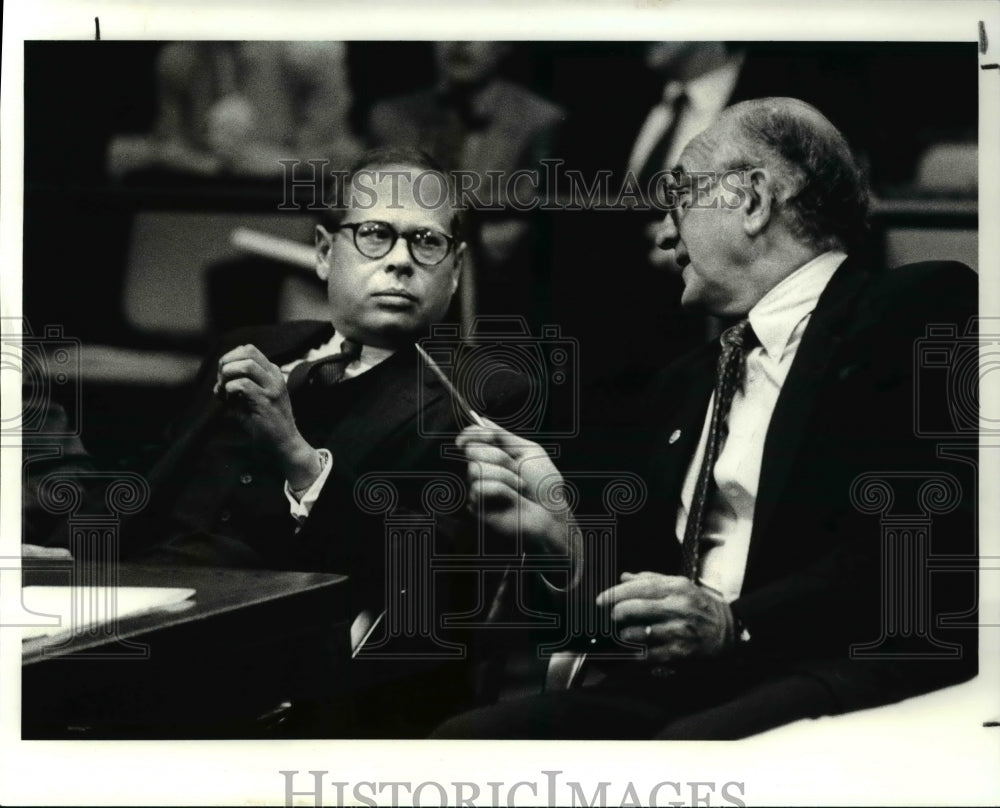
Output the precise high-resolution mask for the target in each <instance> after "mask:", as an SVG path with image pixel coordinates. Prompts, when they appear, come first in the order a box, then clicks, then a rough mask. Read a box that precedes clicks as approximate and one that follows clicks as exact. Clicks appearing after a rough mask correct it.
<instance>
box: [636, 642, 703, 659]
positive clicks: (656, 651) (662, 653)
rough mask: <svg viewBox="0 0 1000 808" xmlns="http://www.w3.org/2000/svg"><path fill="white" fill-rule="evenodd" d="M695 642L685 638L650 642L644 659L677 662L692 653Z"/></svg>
mask: <svg viewBox="0 0 1000 808" xmlns="http://www.w3.org/2000/svg"><path fill="white" fill-rule="evenodd" d="M695 647H696V646H695V644H694V643H692V642H689V641H687V640H671V641H669V642H665V643H650V644H649V645H648V646H647V650H646V659H647V660H648V661H650V662H659V663H661V664H662V663H664V662H678V661H680V660H682V659H687V658H688V657H690V656H693V655H694V652H695Z"/></svg>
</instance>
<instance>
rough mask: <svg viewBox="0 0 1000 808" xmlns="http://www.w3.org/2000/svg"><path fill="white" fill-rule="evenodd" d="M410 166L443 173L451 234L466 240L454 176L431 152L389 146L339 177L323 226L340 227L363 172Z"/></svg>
mask: <svg viewBox="0 0 1000 808" xmlns="http://www.w3.org/2000/svg"><path fill="white" fill-rule="evenodd" d="M398 165H402V166H407V167H409V168H416V169H420V170H421V171H430V172H433V173H435V174H440V175H441V176H442V177H443V178H444V181H445V184H446V187H447V190H448V201H447V202H445V203H444V204H450V205H452V217H451V224H450V227H451V235H453V236H454V237H455V238H456V239H457V240H458V241H461V240H462V230H463V225H464V216H463V215H462V211H461V209H459V208H458V207H456V206H455V205H454V200H455V199H457V194H456V190H455V182H454V179H453V177H452V176H451V173H450V172H448V171H445V169H444V168H443V167H442V166H441V164H440V163H438V161H437V160H435V159H434V158H433V157H431V156H430V155H429V154H427V152H424V151H421V150H420V149H413V148H406V147H389V148H381V149H370V150H369V151H366V152H365V153H364V154H362V155H361V157H360V158H358V160H357V161H355V162H354V163H353V164H352V165H351V167H350V168H348V169H347V172H346V174H342V175H339V177H338V181H337V182H336V183H335V184H334V189H333V193H332V194H330V195H329V196H328V197H327V198H326V199H325V200H324V210H323V213H322V214H321V215H320V224H323V225H325V226H327V227H336V226H338V225H339V224H340V222H341V221H342V219H343V218H344V213H345V212H346V210H347V208H346V205H347V193H346V191H347V189H348V188H349V187H350V186H351V183H353V182H354V178H355V177H356V176H357V175H358V174H359V173H360V172H362V171H367V170H370V169H378V168H383V167H385V166H398Z"/></svg>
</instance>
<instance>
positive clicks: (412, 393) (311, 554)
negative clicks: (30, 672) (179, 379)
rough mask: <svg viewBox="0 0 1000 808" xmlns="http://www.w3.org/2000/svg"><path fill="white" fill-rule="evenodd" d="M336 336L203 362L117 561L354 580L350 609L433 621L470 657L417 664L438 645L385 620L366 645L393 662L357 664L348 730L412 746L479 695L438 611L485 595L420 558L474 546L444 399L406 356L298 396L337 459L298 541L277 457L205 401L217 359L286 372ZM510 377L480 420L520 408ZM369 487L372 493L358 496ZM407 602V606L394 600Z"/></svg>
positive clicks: (292, 339) (279, 329)
mask: <svg viewBox="0 0 1000 808" xmlns="http://www.w3.org/2000/svg"><path fill="white" fill-rule="evenodd" d="M332 336H333V328H332V326H330V324H329V323H323V322H318V321H301V322H294V323H287V324H281V325H276V326H268V327H263V328H253V329H245V330H242V331H237V332H234V333H232V334H230V335H228V336H227V337H226V338H225V339H224V340H223V341H222V344H221V345H220V346H219V350H218V352H217V353H216V354H214V355H213V356H211V357H210V358H209V360H208V361H207V362H206V363H205V366H204V368H203V370H202V373H201V375H200V378H199V381H198V391H197V394H196V398H195V401H194V405H193V406H192V408H191V410H190V411H189V412H188V413H187V414H186V415H184V416H183V417H182V418H181V419H180V420H179V422H178V423H177V424H176V425H175V428H174V429H173V435H172V441H171V443H170V446H169V449H168V451H167V452H166V454H165V455H164V457H163V458H162V459H161V460H160V462H159V463H158V464H157V465H156V466H155V467H154V468H153V470H152V472H151V474H150V476H149V480H150V488H151V490H152V496H151V501H150V504H149V506H148V507H147V508H146V510H145V511H144V512H143V514H142V518H137V519H135V520H133V521H132V522H131V523H130V524H129V525H128V526H127V527H126V528H125V530H124V533H125V535H124V539H123V549H124V553H123V554H124V555H125V556H126V557H132V558H139V559H141V560H144V561H153V562H157V563H167V564H199V565H213V566H224V567H256V568H263V569H294V570H313V571H327V572H336V573H341V574H345V575H347V576H349V578H350V581H349V586H350V589H349V594H350V607H351V610H352V613H354V614H356V613H359V612H360V611H361V610H362V609H369V610H372V612H373V614H378V613H379V612H380V611H381V610H383V609H385V608H387V607H388V606H389V604H390V602H392V603H393V604H395V608H396V609H397V610H402V611H400V612H399V613H400V615H401V617H400V620H403V619H407V620H419V621H421V622H420V624H421V625H424V624H426V625H427V626H431V621H432V620H434V621H436V622H435V623H434V626H435V628H434V635H435V637H437V638H438V639H441V640H443V641H446V642H462V643H465V647H466V653H465V657H464V658H462V659H459V660H455V659H451V660H449V659H448V658H446V657H444V656H440V658H430V659H427V658H423V659H419V658H417V657H416V656H415V655H417V654H421V655H424V656H425V657H428V656H429V657H434V655H435V654H436V653H438V652H439V648H438V647H437V646H435V645H434V644H433V643H432V642H430V641H429V640H428V638H427V637H426V636H425V635H423V634H421V633H420V632H412V631H411V632H409V633H407V632H405V631H402V632H396V633H391V632H389V631H388V626H389V623H390V620H389V619H386V620H385V621H383V623H382V624H381V628H380V629H379V630H377V631H376V632H375V634H374V635H373V637H372V640H373V641H388V642H390V643H391V645H390V646H389V647H388V648H383V652H388V651H392V653H394V654H397V655H400V658H399V659H398V660H394V661H391V662H387V661H385V660H384V659H383V660H376V659H371V660H362V659H360V658H359V659H358V660H357V661H356V665H354V666H352V668H353V669H354V670H353V671H352V673H353V676H354V679H355V680H356V681H357V683H358V685H359V686H360V687H362V688H364V689H366V691H368V692H369V693H371V692H375V693H377V694H378V695H376V696H372V697H371V698H368V697H367V696H365V697H364V698H366V699H367V703H366V706H365V707H357V704H359V703H360V702H356V703H355V707H357V709H358V710H359V711H360V712H361V713H362V714H363V715H362V718H361V720H360V725H359V726H358V727H357V728H356V729H354V730H352V731H353V732H362V733H375V734H379V735H385V736H388V737H400V736H407V735H416V736H419V735H420V734H421V733H422V732H426V730H427V729H428V728H429V727H430V726H432V725H433V724H434V723H436V722H437V721H440V720H441V718H442V717H443V716H445V715H447V714H449V713H450V712H452V711H456V710H458V709H460V708H461V707H464V706H468V704H469V701H468V700H469V699H470V698H472V696H473V693H472V688H473V674H474V671H473V669H472V668H471V667H470V666H469V665H468V663H469V662H470V661H473V662H474V661H476V659H477V655H478V651H477V650H476V649H475V648H473V647H472V645H473V643H475V642H476V637H475V636H474V635H473V634H472V633H471V632H469V631H460V630H449V629H448V628H447V627H446V626H442V623H441V620H440V617H441V615H442V614H443V613H445V612H447V613H451V614H454V613H455V612H459V611H466V612H470V613H471V612H474V611H475V608H474V607H475V605H476V602H477V598H480V597H482V596H483V593H482V592H481V589H482V588H484V587H488V586H489V585H490V584H489V582H484V581H481V580H480V579H479V578H478V577H477V576H475V575H474V574H472V573H468V572H467V573H462V574H455V573H451V574H442V573H441V572H440V571H437V572H432V571H431V570H430V569H428V568H427V567H426V566H423V567H422V566H421V565H427V564H428V563H430V559H429V558H428V557H427V554H428V553H433V554H434V555H435V556H436V557H437V559H438V560H440V558H441V557H442V556H444V555H447V554H454V553H465V554H470V553H471V554H474V553H475V551H476V545H475V544H474V542H475V541H476V539H477V534H476V531H475V525H474V524H473V523H472V520H471V519H470V518H468V517H467V515H466V513H465V508H464V504H465V489H464V481H465V464H464V462H462V461H461V460H460V459H450V458H445V457H442V453H441V449H442V447H444V446H446V445H448V444H453V443H454V438H455V436H456V435H457V433H458V432H459V431H460V429H461V428H462V427H461V426H460V425H459V423H458V422H457V421H456V415H455V412H454V411H453V406H452V400H451V397H450V396H449V394H448V393H447V392H446V391H445V389H444V388H443V386H442V385H441V384H440V382H439V381H438V380H437V379H436V377H435V376H434V375H433V373H430V372H423V373H422V372H421V368H422V367H423V366H422V360H420V359H419V356H418V354H417V353H416V351H415V350H414V349H413V348H406V349H401V350H400V351H398V352H397V353H395V354H394V355H393V356H391V357H390V358H389V359H387V360H385V361H384V362H383V363H381V364H379V365H377V366H376V367H374V368H372V369H371V370H369V371H367V372H365V373H363V374H361V375H360V376H357V377H355V378H352V379H346V380H344V381H342V382H341V383H339V384H337V385H335V386H334V387H333V388H331V389H329V390H327V391H323V392H321V393H320V395H321V396H323V398H322V399H321V401H319V402H316V405H317V406H316V409H315V411H307V409H306V406H307V405H306V403H304V402H305V401H306V400H305V399H304V398H302V397H299V396H298V395H297V394H296V393H295V392H294V391H292V392H291V393H290V395H291V400H292V407H293V411H294V412H295V417H296V422H297V425H298V426H299V429H300V431H302V433H303V435H304V436H305V437H306V439H307V440H308V441H309V442H310V443H311V444H312V445H314V446H317V447H320V446H325V447H327V448H329V449H330V450H331V452H332V454H333V457H334V461H333V467H332V471H331V473H330V476H329V478H328V479H327V481H326V483H325V485H324V487H323V489H322V492H321V494H320V496H319V499H318V500H317V502H316V503H315V504H314V506H313V508H312V510H311V512H310V515H309V517H308V519H306V521H305V523H304V525H303V527H302V529H301V530H300V531H299V532H297V533H296V532H295V530H294V528H295V522H294V520H293V519H292V517H291V515H290V513H289V504H288V501H287V499H286V497H285V495H284V492H283V484H284V480H283V478H282V477H281V475H280V474H279V473H277V472H276V470H275V469H274V468H273V466H274V465H275V464H274V462H273V459H272V458H270V457H268V456H267V455H266V454H264V453H263V452H262V451H261V449H260V447H257V446H255V444H254V442H253V440H252V439H251V438H250V436H249V435H248V433H247V431H246V430H245V429H244V428H243V427H242V426H241V425H240V424H239V423H238V422H237V421H236V420H235V418H232V417H231V416H229V415H228V414H227V413H226V412H225V410H224V408H223V407H222V406H221V405H220V403H219V402H218V400H217V399H216V397H215V396H214V395H213V393H212V387H213V385H214V381H215V376H216V367H217V357H218V356H219V355H221V354H222V353H225V352H226V351H228V350H230V349H232V348H233V347H235V346H237V345H240V344H245V343H251V344H254V345H256V346H257V347H258V348H259V349H260V350H261V351H262V352H263V353H264V354H265V355H266V356H267V357H268V358H269V359H271V361H273V362H274V363H275V364H278V365H282V364H285V363H288V362H290V361H292V360H294V359H296V358H300V357H302V356H304V355H305V354H306V352H307V351H308V350H309V349H310V348H313V347H316V346H318V345H320V344H322V343H323V342H325V341H327V340H328V339H330V338H331V337H332ZM504 380H505V386H504V389H503V390H487V391H486V393H485V394H484V395H485V398H486V401H487V402H488V403H487V405H486V406H485V407H484V409H485V412H486V413H489V414H494V415H497V414H502V413H503V412H504V406H505V404H506V403H508V402H511V401H514V400H515V399H516V397H517V395H518V392H519V391H518V388H517V385H516V384H509V382H510V381H511V377H510V376H509V375H507V376H505V377H504ZM366 480H367V481H368V482H371V483H375V484H376V487H375V488H365V487H364V483H365V481H366ZM383 480H384V485H382V484H381V483H380V481H383ZM359 486H360V487H359ZM429 486H436V487H435V488H434V489H433V490H432V489H431V488H429ZM366 491H367V494H366V493H365V492H366ZM390 491H391V493H390ZM397 528H399V529H397ZM393 564H398V565H399V566H397V567H394V568H393V567H392V565H393ZM439 568H440V565H438V566H437V567H435V569H436V570H439ZM421 569H422V572H421ZM487 597H488V595H487ZM407 599H408V600H409V602H410V604H411V606H410V607H409V609H410V611H407V607H406V606H405V605H403V601H404V600H407ZM470 602H471V605H470ZM427 609H432V610H433V611H432V613H431V614H430V615H428V612H427ZM396 628H399V627H396ZM383 630H385V631H383ZM401 678H405V679H406V680H407V682H408V683H409V684H407V685H405V686H404V685H403V684H402V683H401V682H400V681H399V680H400V679H401ZM373 687H374V688H376V689H375V690H374V691H373V690H372V688H373ZM378 688H381V690H379V689H378ZM421 716H422V717H421Z"/></svg>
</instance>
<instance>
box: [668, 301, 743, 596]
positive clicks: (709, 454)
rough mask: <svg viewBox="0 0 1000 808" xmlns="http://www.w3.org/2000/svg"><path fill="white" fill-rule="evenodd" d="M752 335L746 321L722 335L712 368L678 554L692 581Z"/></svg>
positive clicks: (696, 568)
mask: <svg viewBox="0 0 1000 808" xmlns="http://www.w3.org/2000/svg"><path fill="white" fill-rule="evenodd" d="M756 339H757V337H756V335H755V334H754V333H753V329H752V328H751V327H750V321H749V320H741V321H740V322H738V323H737V324H736V325H734V326H732V327H731V328H728V329H726V330H725V331H724V332H723V333H722V338H721V342H722V353H721V354H720V356H719V363H718V366H717V367H716V378H715V401H714V404H713V405H712V420H711V422H710V423H709V427H708V441H707V442H706V443H705V456H704V457H703V458H702V461H701V469H700V470H699V472H698V482H697V484H696V485H695V489H694V496H693V497H692V498H691V509H690V510H689V511H688V519H687V526H686V527H685V528H684V542H683V544H682V545H681V552H682V554H683V556H684V574H685V575H686V576H687V577H688V578H690V579H691V580H692V581H696V580H697V578H698V544H699V542H700V540H701V531H702V528H703V527H704V525H705V514H706V511H707V505H708V499H709V496H710V494H711V492H712V488H713V486H714V484H715V477H714V475H713V470H714V469H715V462H716V461H717V460H718V459H719V452H720V451H722V446H723V444H724V443H725V442H726V436H727V435H728V434H729V425H728V423H727V419H728V418H729V408H730V407H731V406H732V403H733V396H734V395H735V394H736V388H737V387H740V388H742V386H743V377H744V374H745V372H746V356H747V354H748V353H749V352H750V350H751V349H752V348H753V346H754V344H755V343H756Z"/></svg>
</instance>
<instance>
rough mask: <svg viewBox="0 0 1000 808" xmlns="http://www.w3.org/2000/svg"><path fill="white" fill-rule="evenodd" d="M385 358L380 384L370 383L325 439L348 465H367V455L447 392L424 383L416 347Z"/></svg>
mask: <svg viewBox="0 0 1000 808" xmlns="http://www.w3.org/2000/svg"><path fill="white" fill-rule="evenodd" d="M385 361H386V366H385V367H384V368H382V370H383V371H384V372H383V373H381V374H379V379H378V384H376V385H373V386H372V385H370V386H368V387H367V389H366V391H365V393H364V394H363V395H362V397H361V401H359V402H357V403H356V404H352V406H351V407H350V408H349V410H348V412H347V414H346V415H345V417H344V418H342V419H341V420H340V422H339V423H338V424H337V425H336V427H335V428H334V429H333V430H332V431H331V433H330V434H329V436H328V438H327V440H326V441H325V444H326V445H327V448H329V449H331V451H333V453H334V456H335V457H337V459H338V463H341V464H342V465H343V466H344V467H345V468H358V467H360V466H361V465H363V462H364V458H365V457H367V456H368V455H370V454H371V453H372V452H374V451H376V449H377V448H378V446H379V444H380V443H381V442H382V441H383V440H384V439H385V438H386V437H387V436H389V435H391V434H393V433H394V432H395V431H396V430H397V429H399V428H400V427H401V426H403V425H404V424H406V423H407V422H409V421H411V420H413V419H414V418H416V417H417V414H418V411H419V410H420V409H421V408H423V409H424V411H426V409H427V408H428V407H429V406H430V405H431V404H432V403H433V402H435V401H437V399H439V398H440V397H441V395H442V394H443V389H442V388H441V387H440V385H437V384H433V385H428V384H424V385H421V382H420V374H419V373H418V370H417V363H418V362H419V361H420V360H419V357H418V355H417V353H416V351H414V350H413V349H412V348H404V349H403V350H400V351H399V352H398V353H396V354H395V355H394V356H392V357H390V358H389V359H386V360H385ZM378 370H379V368H375V369H373V370H371V371H368V372H369V373H372V372H375V371H378ZM428 375H430V374H428ZM348 384H350V382H348ZM421 387H422V388H423V389H421Z"/></svg>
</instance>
